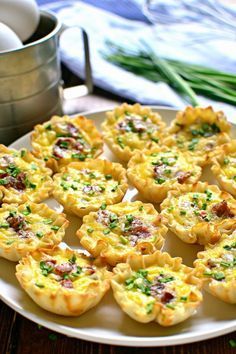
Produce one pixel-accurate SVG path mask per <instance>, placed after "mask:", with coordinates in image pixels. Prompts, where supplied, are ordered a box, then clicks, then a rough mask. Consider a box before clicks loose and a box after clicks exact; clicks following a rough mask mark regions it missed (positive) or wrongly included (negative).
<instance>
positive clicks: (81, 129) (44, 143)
mask: <svg viewBox="0 0 236 354" xmlns="http://www.w3.org/2000/svg"><path fill="white" fill-rule="evenodd" d="M32 146H33V148H34V153H35V154H36V156H39V157H40V158H44V160H45V161H46V163H47V165H48V166H49V167H50V168H52V169H53V170H54V171H58V169H59V168H60V167H61V166H64V165H67V164H68V163H70V162H72V161H84V160H85V159H87V158H93V157H94V158H95V157H97V156H98V155H100V154H101V153H102V146H103V142H102V139H101V136H100V134H99V132H98V131H97V129H96V127H95V126H94V124H93V122H92V121H91V120H89V119H86V118H85V117H82V116H77V117H75V118H70V117H68V116H64V117H57V116H54V117H52V119H51V120H50V121H48V122H46V123H44V124H41V125H36V127H35V129H34V132H33V133H32Z"/></svg>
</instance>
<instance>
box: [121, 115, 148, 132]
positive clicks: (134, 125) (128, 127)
mask: <svg viewBox="0 0 236 354" xmlns="http://www.w3.org/2000/svg"><path fill="white" fill-rule="evenodd" d="M151 126H153V124H152V123H147V122H144V121H141V120H140V119H139V118H136V117H135V116H127V117H125V119H124V120H123V121H122V122H120V123H118V124H117V128H118V129H119V130H121V131H122V132H129V131H132V132H134V133H143V132H145V131H146V130H147V129H148V127H151Z"/></svg>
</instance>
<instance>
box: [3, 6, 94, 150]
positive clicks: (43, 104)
mask: <svg viewBox="0 0 236 354" xmlns="http://www.w3.org/2000/svg"><path fill="white" fill-rule="evenodd" d="M64 29H66V28H65V27H63V26H62V24H61V23H60V22H59V20H58V19H57V17H56V16H54V15H53V14H51V13H49V12H46V11H41V16H40V23H39V26H38V28H37V30H36V33H35V34H34V35H33V36H32V38H30V40H29V41H28V43H26V44H25V45H24V47H23V48H20V49H17V50H12V51H8V52H1V53H0V143H3V144H6V145H7V144H10V143H11V142H12V141H13V140H15V139H16V138H18V137H19V136H21V135H23V134H25V133H27V132H28V131H30V130H31V129H32V128H33V126H34V125H35V124H37V123H40V122H42V121H45V120H46V119H48V118H50V117H51V116H52V115H53V114H59V115H60V114H62V113H63V112H62V99H63V97H62V87H61V68H60V60H59V50H58V43H59V35H60V34H61V33H62V32H63V30H64ZM82 34H83V40H84V49H85V50H84V54H85V71H86V82H87V86H86V87H87V92H90V91H91V90H92V81H91V68H90V61H89V49H88V38H87V35H86V33H85V32H84V30H83V29H82Z"/></svg>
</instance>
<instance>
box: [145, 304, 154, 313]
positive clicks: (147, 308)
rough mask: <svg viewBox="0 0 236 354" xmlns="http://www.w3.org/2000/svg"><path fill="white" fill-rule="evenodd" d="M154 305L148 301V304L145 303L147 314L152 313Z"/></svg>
mask: <svg viewBox="0 0 236 354" xmlns="http://www.w3.org/2000/svg"><path fill="white" fill-rule="evenodd" d="M153 307H154V302H149V304H147V306H146V313H147V315H149V314H150V313H152V310H153Z"/></svg>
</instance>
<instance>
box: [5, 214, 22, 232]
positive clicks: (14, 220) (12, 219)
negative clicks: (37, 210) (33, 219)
mask: <svg viewBox="0 0 236 354" xmlns="http://www.w3.org/2000/svg"><path fill="white" fill-rule="evenodd" d="M6 220H7V222H8V224H9V225H10V227H12V228H13V229H14V230H15V231H19V230H21V229H23V230H25V229H26V228H27V225H26V223H25V219H24V218H23V216H21V215H17V216H8V217H7V218H6Z"/></svg>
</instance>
